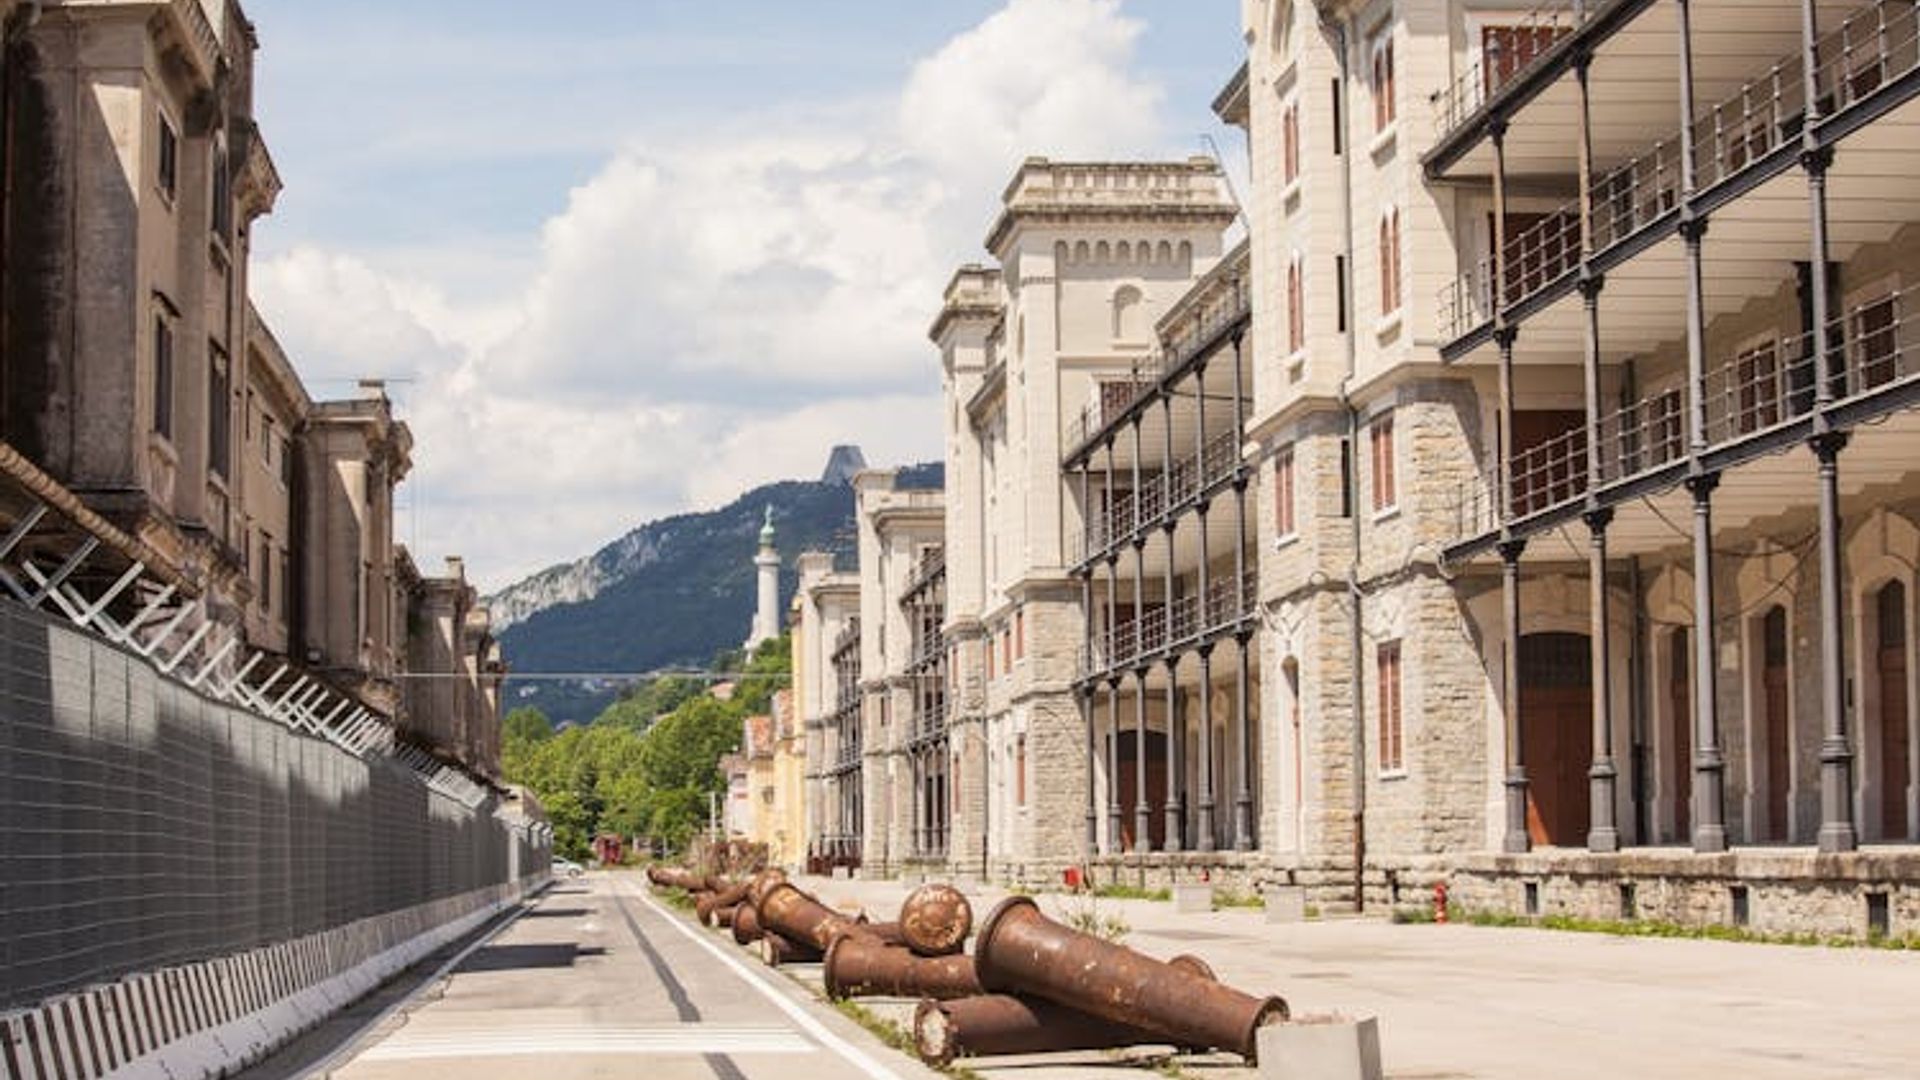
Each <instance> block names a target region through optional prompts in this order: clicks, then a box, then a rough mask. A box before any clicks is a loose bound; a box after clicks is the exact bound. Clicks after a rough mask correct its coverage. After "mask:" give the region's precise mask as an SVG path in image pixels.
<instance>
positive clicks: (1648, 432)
mask: <svg viewBox="0 0 1920 1080" xmlns="http://www.w3.org/2000/svg"><path fill="white" fill-rule="evenodd" d="M1829 335H1830V337H1831V339H1832V340H1833V341H1834V342H1835V343H1836V349H1835V352H1834V357H1833V365H1832V366H1833V370H1834V374H1833V375H1832V376H1831V377H1832V379H1833V396H1834V398H1835V399H1836V400H1844V399H1847V398H1852V397H1858V396H1860V395H1862V394H1866V393H1869V392H1871V391H1874V390H1877V389H1879V388H1881V387H1884V386H1887V385H1889V384H1892V383H1895V382H1898V381H1901V380H1903V379H1906V378H1908V377H1910V376H1912V375H1913V374H1915V373H1916V372H1920V286H1915V287H1913V288H1909V289H1906V290H1903V291H1901V292H1897V293H1889V294H1888V295H1886V296H1884V297H1881V298H1880V299H1878V300H1873V301H1869V302H1867V303H1864V304H1857V305H1855V306H1854V307H1853V308H1852V309H1851V310H1849V311H1847V312H1846V313H1844V314H1843V315H1841V316H1840V317H1839V318H1837V319H1834V320H1833V321H1832V322H1831V323H1829ZM1816 375H1817V372H1816V370H1815V365H1814V348H1813V341H1812V335H1811V334H1806V333H1800V334H1790V335H1783V336H1780V337H1776V338H1774V339H1772V340H1769V341H1764V342H1760V343H1757V344H1753V345H1750V346H1749V347H1748V348H1746V349H1744V350H1742V351H1741V352H1739V353H1738V354H1736V355H1734V356H1732V357H1730V358H1726V359H1725V360H1724V362H1722V363H1720V364H1719V365H1717V366H1715V367H1714V368H1712V369H1711V370H1709V371H1708V372H1707V373H1706V376H1705V379H1704V386H1703V387H1702V392H1701V401H1702V402H1703V403H1704V405H1705V408H1706V417H1705V421H1706V422H1705V435H1706V445H1707V447H1708V448H1709V449H1714V448H1718V447H1722V446H1727V445H1730V444H1733V443H1737V442H1739V441H1740V440H1742V439H1746V438H1749V437H1753V436H1758V435H1760V434H1762V433H1764V432H1766V431H1769V430H1771V429H1773V428H1776V427H1778V426H1780V425H1782V424H1785V423H1788V422H1790V421H1793V420H1797V419H1799V418H1801V417H1803V416H1806V415H1807V414H1808V413H1810V412H1812V411H1813V406H1814V399H1815V389H1816V387H1815V382H1816ZM1689 430H1690V422H1689V417H1688V413H1687V408H1686V394H1685V391H1684V390H1682V389H1677V388H1676V389H1668V390H1663V391H1658V392H1655V393H1652V394H1649V395H1647V396H1645V397H1642V398H1640V399H1639V400H1637V401H1634V402H1632V403H1630V404H1628V405H1626V406H1624V407H1622V408H1619V409H1615V410H1612V411H1611V412H1609V413H1607V414H1606V415H1604V416H1602V417H1601V418H1600V427H1599V435H1600V447H1599V450H1600V452H1599V455H1598V457H1599V462H1598V464H1599V479H1600V483H1601V484H1602V485H1603V486H1608V485H1613V484H1617V483H1620V482H1622V481H1627V480H1632V479H1634V478H1636V477H1639V476H1642V475H1644V474H1646V473H1650V472H1653V471H1654V470H1657V469H1660V468H1663V467H1665V466H1668V465H1671V464H1673V463H1675V462H1678V461H1680V460H1681V459H1683V458H1684V457H1686V455H1687V445H1688V441H1689V438H1690V435H1689ZM1588 476H1589V470H1588V462H1587V433H1586V429H1585V426H1584V425H1581V426H1578V427H1575V428H1572V429H1571V430H1568V431H1566V432H1564V433H1562V434H1560V435H1556V436H1554V437H1552V438H1550V439H1547V440H1546V441H1544V442H1541V443H1539V444H1538V445H1536V446H1532V447H1529V448H1528V449H1526V450H1524V451H1521V452H1519V453H1517V454H1514V455H1513V456H1512V460H1511V463H1510V469H1509V471H1508V473H1507V474H1506V476H1505V480H1504V482H1505V483H1506V484H1507V485H1508V488H1507V494H1506V497H1505V498H1504V499H1502V498H1499V497H1498V496H1499V489H1500V485H1501V483H1502V476H1501V474H1500V472H1499V471H1498V470H1497V469H1495V468H1493V467H1492V461H1491V460H1489V461H1487V462H1484V463H1483V464H1482V467H1481V468H1480V470H1479V472H1478V474H1477V475H1476V476H1475V477H1474V479H1473V480H1471V481H1469V482H1468V483H1467V484H1466V485H1465V487H1464V488H1463V490H1462V492H1461V495H1460V497H1459V499H1458V502H1457V505H1456V518H1457V536H1458V537H1459V538H1460V539H1467V538H1471V537H1475V536H1481V535H1484V534H1486V533H1489V532H1492V531H1494V530H1496V529H1498V528H1499V527H1500V525H1501V521H1502V517H1501V513H1500V508H1501V507H1502V506H1505V507H1506V508H1507V513H1506V518H1507V519H1508V520H1518V519H1522V518H1526V517H1529V516H1531V515H1533V514H1537V513H1541V512H1543V511H1546V510H1550V509H1553V508H1554V507H1556V506H1560V505H1562V504H1564V503H1569V502H1573V501H1575V500H1578V499H1580V498H1582V497H1584V496H1585V495H1586V492H1587V485H1588V482H1589V481H1588Z"/></svg>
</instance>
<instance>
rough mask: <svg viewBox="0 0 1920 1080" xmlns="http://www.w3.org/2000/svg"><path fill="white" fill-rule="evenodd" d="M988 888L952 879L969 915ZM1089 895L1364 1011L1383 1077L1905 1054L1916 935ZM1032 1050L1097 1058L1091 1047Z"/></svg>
mask: <svg viewBox="0 0 1920 1080" xmlns="http://www.w3.org/2000/svg"><path fill="white" fill-rule="evenodd" d="M797 883H798V884H800V885H801V886H802V887H803V888H806V889H808V890H810V891H812V892H814V893H815V894H816V895H818V896H819V897H820V898H821V899H822V900H824V901H826V902H827V903H829V904H845V905H857V906H862V907H865V908H867V909H868V911H869V912H870V913H871V914H872V917H873V918H875V919H876V920H879V919H890V918H893V917H894V916H895V914H896V913H897V911H898V908H899V904H900V901H901V899H902V898H904V897H905V896H906V894H907V892H908V891H909V887H908V886H905V885H901V884H898V883H894V882H867V881H832V880H828V879H824V878H804V879H801V880H800V881H799V882H797ZM1005 895H1006V894H1005V892H1004V891H1003V890H998V889H989V888H985V887H976V888H971V889H970V890H969V898H970V899H971V900H972V902H973V905H974V918H975V922H976V924H977V923H978V922H980V921H982V920H984V919H985V918H986V915H987V913H988V912H989V911H991V910H992V908H993V906H994V904H996V903H998V902H999V900H1000V899H1002V898H1003V897H1004V896H1005ZM1039 901H1040V905H1041V907H1042V909H1043V910H1045V911H1046V912H1047V913H1048V914H1050V915H1053V916H1055V917H1059V916H1060V914H1061V912H1062V905H1063V903H1068V904H1084V903H1086V902H1087V901H1085V900H1083V899H1070V898H1066V897H1061V896H1052V895H1043V896H1041V897H1040V898H1039ZM1097 903H1098V905H1099V910H1100V911H1101V912H1102V913H1103V914H1113V915H1118V916H1119V917H1120V918H1121V919H1123V920H1125V921H1126V923H1127V924H1128V925H1129V926H1131V927H1132V930H1131V932H1129V933H1128V934H1127V935H1126V937H1125V938H1124V939H1123V940H1124V942H1125V944H1127V945H1129V946H1132V947H1133V948H1136V949H1139V950H1141V951H1143V952H1146V953H1148V954H1150V955H1153V956H1158V957H1162V958H1164V957H1168V956H1172V955H1175V954H1178V953H1193V954H1194V955H1197V956H1199V957H1200V958H1201V959H1203V960H1205V961H1207V963H1208V964H1210V965H1212V966H1213V968H1214V970H1215V971H1216V972H1217V973H1218V974H1219V976H1220V979H1221V981H1223V982H1225V983H1227V984H1228V985H1230V986H1234V987H1237V988H1239V989H1242V990H1246V991H1249V992H1253V993H1274V994H1279V995H1280V996H1281V997H1284V998H1286V999H1287V1002H1288V1004H1289V1005H1291V1006H1292V1009H1293V1011H1294V1013H1295V1014H1296V1015H1301V1014H1307V1013H1320V1012H1334V1011H1338V1012H1347V1013H1358V1014H1371V1015H1374V1016H1377V1017H1379V1019H1380V1035H1381V1043H1382V1051H1383V1054H1384V1057H1385V1061H1386V1067H1387V1075H1388V1076H1391V1077H1404V1078H1407V1080H1412V1078H1415V1077H1419V1078H1423V1080H1438V1078H1441V1077H1446V1078H1453V1077H1514V1078H1522V1077H1524V1078H1528V1080H1537V1078H1540V1077H1610V1078H1611V1077H1620V1076H1633V1077H1698V1076H1708V1075H1739V1076H1742V1077H1754V1078H1761V1077H1821V1078H1838V1077H1889V1076H1910V1075H1914V1069H1915V1064H1914V1063H1915V1061H1917V1060H1920V1024H1916V1023H1915V1022H1914V1017H1915V1009H1916V1007H1920V1005H1917V1003H1920V955H1917V954H1914V953H1911V952H1897V951H1885V950H1873V949H1824V948H1801V947H1793V946H1780V945H1753V944H1744V943H1729V942H1717V941H1693V940H1670V939H1653V938H1617V937H1609V936H1606V935H1602V934H1579V933H1565V932H1555V931H1547V930H1531V929H1495V928H1485V927H1472V926H1425V925H1409V926H1395V925H1393V924H1391V923H1388V922H1386V921H1384V920H1378V919H1356V918H1346V919H1332V920H1326V921H1316V922H1306V923H1292V924H1280V925H1273V924H1268V923H1267V922H1266V921H1265V916H1264V914H1263V913H1262V912H1261V911H1259V910H1258V909H1236V910H1231V911H1216V912H1213V913H1211V914H1204V915H1179V914H1176V913H1175V912H1174V910H1173V905H1172V904H1170V903H1163V902H1155V901H1146V900H1100V901H1098V902H1097ZM868 1004H869V1005H870V1007H874V1006H873V1005H872V1003H870V1002H869V1003H868ZM875 1011H884V1012H888V1013H890V1014H893V1015H900V1014H901V1013H902V1012H904V1014H905V1015H908V1016H910V1015H911V1009H910V1008H906V1009H904V1010H902V1009H899V1008H896V1007H884V1008H883V1007H875ZM1019 1060H1020V1061H1025V1060H1027V1059H1019ZM1041 1060H1045V1061H1048V1062H1056V1061H1057V1062H1061V1063H1065V1062H1069V1061H1072V1062H1084V1063H1089V1064H1098V1063H1106V1062H1108V1059H1107V1056H1106V1055H1100V1054H1093V1055H1084V1054H1083V1055H1073V1056H1068V1055H1057V1056H1054V1057H1050V1058H1046V1059H1041ZM1015 1062H1016V1059H996V1060H995V1061H994V1062H993V1066H994V1067H993V1068H987V1069H981V1068H979V1067H978V1066H972V1067H974V1068H975V1069H976V1071H979V1072H981V1073H982V1074H983V1075H987V1076H1005V1077H1009V1078H1013V1077H1019V1078H1021V1080H1040V1078H1041V1077H1044V1076H1048V1075H1050V1074H1051V1073H1052V1070H1051V1069H1040V1070H1036V1069H1034V1068H1030V1067H1019V1068H1014V1067H1007V1066H1012V1065H1014V1064H1015ZM1176 1063H1177V1064H1178V1066H1179V1067H1180V1068H1181V1069H1182V1070H1184V1071H1186V1072H1187V1073H1190V1074H1192V1075H1196V1076H1206V1077H1210V1078H1211V1077H1219V1078H1222V1080H1224V1078H1228V1077H1242V1076H1251V1075H1253V1073H1252V1071H1251V1070H1248V1069H1245V1068H1243V1067H1241V1066H1240V1065H1239V1063H1238V1059H1237V1058H1215V1057H1209V1058H1200V1059H1195V1058H1179V1059H1177V1061H1176ZM969 1064H970V1065H971V1063H969ZM1109 1064H1110V1063H1109ZM1142 1071H1143V1070H1142V1069H1140V1068H1137V1067H1136V1068H1129V1069H1114V1070H1112V1071H1111V1073H1110V1074H1111V1075H1114V1076H1131V1077H1139V1076H1140V1075H1142ZM1062 1075H1072V1076H1089V1077H1091V1076H1104V1075H1109V1072H1108V1070H1106V1069H1102V1070H1081V1069H1075V1070H1072V1071H1071V1072H1070V1073H1065V1074H1062Z"/></svg>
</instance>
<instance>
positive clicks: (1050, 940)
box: [974, 896, 1287, 1061]
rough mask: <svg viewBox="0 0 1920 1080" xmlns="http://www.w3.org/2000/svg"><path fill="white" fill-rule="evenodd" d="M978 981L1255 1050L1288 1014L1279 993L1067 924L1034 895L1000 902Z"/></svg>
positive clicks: (996, 989)
mask: <svg viewBox="0 0 1920 1080" xmlns="http://www.w3.org/2000/svg"><path fill="white" fill-rule="evenodd" d="M974 962H975V966H976V967H977V968H978V970H979V975H980V983H981V985H982V986H984V987H985V988H986V989H987V990H988V991H990V992H992V993H996V994H1009V993H1010V994H1032V995H1035V996H1038V997H1043V998H1046V999H1047V1000H1049V1001H1052V1002H1054V1003H1055V1004H1059V1005H1065V1006H1067V1007H1069V1008H1073V1009H1078V1010H1080V1011H1082V1012H1086V1013H1091V1014H1092V1015H1094V1016H1097V1017H1100V1018H1101V1019H1104V1020H1109V1021H1112V1022H1114V1023H1117V1024H1126V1025H1130V1026H1134V1027H1139V1028H1144V1029H1146V1030H1148V1031H1153V1032H1157V1033H1159V1034H1160V1035H1161V1036H1163V1037H1164V1038H1165V1039H1166V1040H1167V1041H1169V1042H1172V1043H1174V1044H1176V1045H1180V1046H1205V1047H1216V1048H1218V1049H1221V1050H1231V1051H1233V1052H1234V1053H1236V1054H1239V1055H1240V1056H1241V1057H1243V1058H1246V1059H1247V1060H1248V1061H1253V1060H1255V1058H1256V1056H1257V1042H1258V1035H1259V1031H1260V1029H1261V1028H1263V1027H1265V1026H1267V1025H1268V1024H1277V1023H1282V1022H1284V1021H1285V1020H1286V1019H1287V1003H1286V1002H1285V1001H1283V1000H1281V999H1280V998H1277V997H1254V996H1252V995H1251V994H1243V993H1241V992H1240V991H1238V990H1235V989H1233V988H1231V987H1228V986H1224V985H1222V984H1220V983H1218V982H1215V981H1213V980H1211V979H1208V978H1205V977H1204V976H1202V975H1200V974H1198V973H1196V972H1195V971H1194V970H1193V969H1191V968H1190V967H1186V966H1175V965H1173V964H1168V963H1165V962H1162V961H1159V960H1155V959H1153V958H1152V957H1150V956H1145V955H1143V954H1141V953H1137V952H1135V951H1133V950H1132V949H1129V948H1126V947H1125V946H1122V945H1115V944H1113V943H1111V942H1107V941H1102V940H1100V939H1099V938H1097V937H1094V936H1092V935H1090V934H1083V933H1080V932H1079V931H1077V930H1073V929H1071V928H1069V927H1066V926H1062V925H1060V924H1059V923H1057V922H1054V921H1053V920H1052V919H1049V918H1047V917H1046V916H1045V915H1043V914H1041V912H1040V908H1039V906H1038V905H1036V904H1035V903H1034V902H1033V900H1032V899H1030V898H1028V897H1024V896H1014V897H1009V898H1008V899H1006V900H1004V901H1002V902H1001V904H1000V906H999V907H997V908H994V909H993V914H991V915H989V916H987V921H986V922H985V923H984V924H983V925H982V926H981V927H980V936H979V939H978V940H977V941H976V942H975V943H974Z"/></svg>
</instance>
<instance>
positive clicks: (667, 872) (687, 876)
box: [647, 866, 707, 892]
mask: <svg viewBox="0 0 1920 1080" xmlns="http://www.w3.org/2000/svg"><path fill="white" fill-rule="evenodd" d="M647 880H648V881H650V882H652V883H653V884H655V885H660V886H663V887H665V888H669V889H685V890H686V891H688V892H698V891H699V890H701V889H704V888H706V887H707V879H706V877H705V876H704V875H701V874H696V873H694V872H693V871H691V870H688V869H687V868H686V867H684V866H649V867H647Z"/></svg>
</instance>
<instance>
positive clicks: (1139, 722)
mask: <svg viewBox="0 0 1920 1080" xmlns="http://www.w3.org/2000/svg"><path fill="white" fill-rule="evenodd" d="M1140 449H1141V446H1140V414H1138V413H1135V414H1134V417H1133V527H1132V529H1131V530H1130V531H1131V532H1132V533H1133V649H1134V655H1135V663H1134V667H1133V732H1134V734H1133V795H1134V798H1133V849H1134V850H1135V851H1152V850H1153V832H1152V824H1153V821H1152V815H1153V808H1152V807H1151V806H1150V805H1148V803H1147V667H1148V665H1147V660H1146V647H1147V640H1146V639H1147V633H1146V632H1147V593H1146V588H1147V582H1146V577H1147V540H1146V536H1147V534H1146V531H1145V530H1143V529H1142V528H1141V527H1140V526H1141V524H1142V522H1143V521H1144V520H1145V515H1144V514H1143V513H1142V507H1141V503H1140V499H1141V496H1142V495H1144V494H1145V492H1144V491H1142V490H1141V487H1140Z"/></svg>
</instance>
